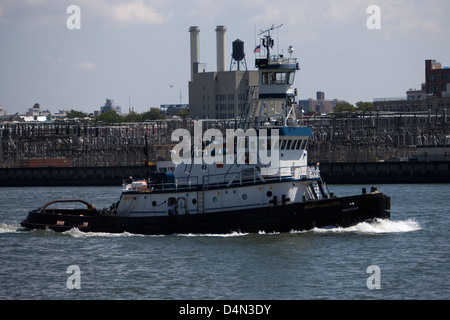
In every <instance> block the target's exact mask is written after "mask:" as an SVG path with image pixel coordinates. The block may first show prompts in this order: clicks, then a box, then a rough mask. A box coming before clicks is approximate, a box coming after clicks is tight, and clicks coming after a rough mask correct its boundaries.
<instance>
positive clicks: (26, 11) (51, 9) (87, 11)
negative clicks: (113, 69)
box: [0, 0, 176, 27]
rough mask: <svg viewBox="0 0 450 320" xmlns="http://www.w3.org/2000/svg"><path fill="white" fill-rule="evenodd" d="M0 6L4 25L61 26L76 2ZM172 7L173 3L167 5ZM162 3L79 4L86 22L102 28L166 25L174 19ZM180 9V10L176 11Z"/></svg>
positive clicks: (81, 0) (99, 0) (34, 0)
mask: <svg viewBox="0 0 450 320" xmlns="http://www.w3.org/2000/svg"><path fill="white" fill-rule="evenodd" d="M3 1H4V2H3V3H2V4H1V5H0V23H16V24H20V25H27V26H30V27H41V26H49V25H60V24H61V22H65V21H66V19H67V18H68V14H67V12H66V9H67V7H69V6H70V5H72V4H74V1H69V0H66V1H61V0H26V1H14V0H3ZM166 2H168V3H169V4H171V2H169V1H166ZM166 2H164V1H159V0H131V1H127V0H115V1H110V0H96V1H91V0H77V1H75V4H76V5H78V6H79V7H80V11H81V19H82V21H95V22H100V23H101V24H108V25H111V23H113V24H120V25H123V24H127V25H134V24H149V25H154V24H162V23H164V22H166V21H169V20H171V19H172V16H173V15H172V12H171V11H170V10H169V11H167V12H166V11H165V8H166V6H167V3H166ZM175 8H176V7H175Z"/></svg>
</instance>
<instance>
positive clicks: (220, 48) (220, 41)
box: [216, 26, 227, 72]
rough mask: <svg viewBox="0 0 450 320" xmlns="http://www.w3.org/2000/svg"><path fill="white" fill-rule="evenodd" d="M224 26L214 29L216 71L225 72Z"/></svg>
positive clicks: (225, 29)
mask: <svg viewBox="0 0 450 320" xmlns="http://www.w3.org/2000/svg"><path fill="white" fill-rule="evenodd" d="M225 31H227V28H225V26H217V27H216V38H217V71H218V72H219V71H225Z"/></svg>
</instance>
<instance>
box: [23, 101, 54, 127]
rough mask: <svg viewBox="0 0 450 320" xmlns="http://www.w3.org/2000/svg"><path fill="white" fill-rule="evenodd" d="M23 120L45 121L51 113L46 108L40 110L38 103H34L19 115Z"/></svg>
mask: <svg viewBox="0 0 450 320" xmlns="http://www.w3.org/2000/svg"><path fill="white" fill-rule="evenodd" d="M20 117H21V118H22V119H23V120H25V121H39V122H43V121H47V120H48V119H49V117H51V113H50V111H48V110H41V106H40V104H39V103H35V104H34V105H33V107H32V108H29V109H28V111H27V112H26V113H25V115H20Z"/></svg>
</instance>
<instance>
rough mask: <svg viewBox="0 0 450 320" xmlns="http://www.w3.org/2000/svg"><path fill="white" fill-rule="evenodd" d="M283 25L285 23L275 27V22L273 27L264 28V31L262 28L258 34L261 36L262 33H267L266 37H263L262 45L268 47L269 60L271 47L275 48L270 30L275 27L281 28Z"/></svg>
mask: <svg viewBox="0 0 450 320" xmlns="http://www.w3.org/2000/svg"><path fill="white" fill-rule="evenodd" d="M281 26H283V24H280V25H279V26H276V27H275V25H274V24H273V25H272V27H270V28H269V29H267V30H264V31H262V30H260V32H259V34H258V36H260V35H262V34H264V33H267V34H266V35H265V36H264V39H262V46H263V47H264V48H266V50H267V60H270V49H272V48H273V39H272V36H271V35H270V32H271V31H273V30H275V29H278V28H280V27H281Z"/></svg>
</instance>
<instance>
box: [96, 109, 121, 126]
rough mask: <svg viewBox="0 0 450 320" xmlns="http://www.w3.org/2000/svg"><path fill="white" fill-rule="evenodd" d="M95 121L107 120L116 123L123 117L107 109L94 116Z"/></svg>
mask: <svg viewBox="0 0 450 320" xmlns="http://www.w3.org/2000/svg"><path fill="white" fill-rule="evenodd" d="M95 119H96V120H97V121H103V122H109V123H118V122H122V121H123V118H122V117H121V116H120V115H119V114H118V113H117V112H116V111H115V110H109V111H106V112H103V113H102V114H101V115H99V116H98V117H96V118H95Z"/></svg>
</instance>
